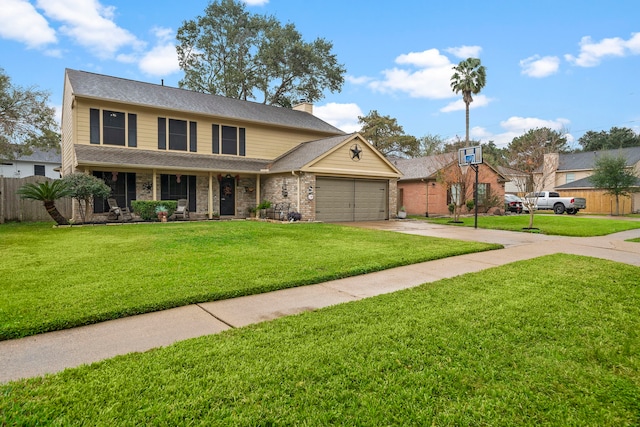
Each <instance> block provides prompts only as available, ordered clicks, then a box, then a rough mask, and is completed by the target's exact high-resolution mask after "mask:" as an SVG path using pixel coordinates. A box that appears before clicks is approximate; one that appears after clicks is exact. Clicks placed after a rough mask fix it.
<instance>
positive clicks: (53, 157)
mask: <svg viewBox="0 0 640 427" xmlns="http://www.w3.org/2000/svg"><path fill="white" fill-rule="evenodd" d="M31 151H32V153H31V154H23V155H20V156H16V157H15V158H14V159H13V160H12V161H14V162H40V163H56V164H60V161H61V155H60V151H59V150H56V149H51V150H43V149H41V148H32V149H31Z"/></svg>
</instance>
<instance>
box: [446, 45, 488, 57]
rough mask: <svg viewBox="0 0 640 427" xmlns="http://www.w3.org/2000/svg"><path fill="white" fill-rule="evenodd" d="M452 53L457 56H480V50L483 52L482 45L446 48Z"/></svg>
mask: <svg viewBox="0 0 640 427" xmlns="http://www.w3.org/2000/svg"><path fill="white" fill-rule="evenodd" d="M446 51H447V52H449V53H450V54H452V55H455V56H457V57H458V58H462V59H467V58H477V57H478V56H480V52H482V48H481V47H480V46H460V47H450V48H448V49H446Z"/></svg>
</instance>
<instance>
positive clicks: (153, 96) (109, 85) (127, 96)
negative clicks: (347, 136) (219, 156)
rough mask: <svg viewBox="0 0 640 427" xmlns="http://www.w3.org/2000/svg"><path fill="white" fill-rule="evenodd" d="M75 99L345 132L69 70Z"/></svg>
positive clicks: (268, 109)
mask: <svg viewBox="0 0 640 427" xmlns="http://www.w3.org/2000/svg"><path fill="white" fill-rule="evenodd" d="M66 75H67V77H68V79H69V83H70V85H71V90H72V93H73V95H74V96H77V97H83V98H89V99H99V100H108V101H113V102H120V103H125V104H132V105H139V106H145V107H154V108H163V109H168V110H174V111H182V112H186V113H195V114H204V115H209V116H216V117H220V118H226V119H233V120H242V121H245V122H253V123H261V124H269V125H276V126H283V127H289V128H297V129H307V130H313V131H318V132H326V133H328V134H339V135H343V134H344V132H343V131H341V130H340V129H338V128H336V127H334V126H332V125H330V124H329V123H327V122H325V121H323V120H320V119H319V118H317V117H315V116H314V115H313V114H309V113H306V112H304V111H296V110H292V109H290V108H283V107H275V106H271V105H266V104H260V103H257V102H251V101H242V100H239V99H233V98H226V97H224V96H219V95H210V94H206V93H200V92H194V91H191V90H186V89H179V88H174V87H169V86H164V85H157V84H152V83H144V82H138V81H135V80H128V79H122V78H118V77H111V76H105V75H102V74H94V73H89V72H86V71H78V70H71V69H67V70H66Z"/></svg>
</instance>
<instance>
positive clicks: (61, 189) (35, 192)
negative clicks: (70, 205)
mask: <svg viewBox="0 0 640 427" xmlns="http://www.w3.org/2000/svg"><path fill="white" fill-rule="evenodd" d="M18 194H19V195H20V197H22V198H23V199H31V200H38V201H41V202H42V203H43V204H44V208H45V209H46V210H47V213H48V214H49V216H50V217H51V218H52V219H53V220H54V221H55V222H56V223H57V224H58V225H68V224H69V221H68V220H67V219H66V218H65V217H64V216H62V214H61V213H60V211H59V210H58V208H56V200H58V199H61V198H63V197H68V196H69V188H68V187H67V184H66V183H65V182H63V181H62V180H56V181H44V182H41V183H39V184H25V185H23V186H22V187H20V188H19V189H18Z"/></svg>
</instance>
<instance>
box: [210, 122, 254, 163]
mask: <svg viewBox="0 0 640 427" xmlns="http://www.w3.org/2000/svg"><path fill="white" fill-rule="evenodd" d="M211 132H212V134H213V138H212V141H211V152H212V153H213V154H229V155H233V156H246V154H247V146H246V134H247V131H246V129H245V128H237V127H235V126H224V125H212V127H211Z"/></svg>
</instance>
